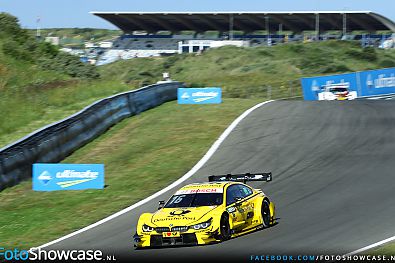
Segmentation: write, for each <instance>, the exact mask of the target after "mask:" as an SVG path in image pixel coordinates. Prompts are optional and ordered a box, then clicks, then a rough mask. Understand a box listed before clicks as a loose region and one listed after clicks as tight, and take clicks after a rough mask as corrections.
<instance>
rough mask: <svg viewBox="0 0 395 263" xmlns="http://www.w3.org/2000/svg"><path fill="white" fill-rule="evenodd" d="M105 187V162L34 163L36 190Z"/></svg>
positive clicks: (34, 187) (34, 188) (34, 184)
mask: <svg viewBox="0 0 395 263" xmlns="http://www.w3.org/2000/svg"><path fill="white" fill-rule="evenodd" d="M103 188H104V165H103V164H43V163H40V164H33V190H35V191H56V190H81V189H103Z"/></svg>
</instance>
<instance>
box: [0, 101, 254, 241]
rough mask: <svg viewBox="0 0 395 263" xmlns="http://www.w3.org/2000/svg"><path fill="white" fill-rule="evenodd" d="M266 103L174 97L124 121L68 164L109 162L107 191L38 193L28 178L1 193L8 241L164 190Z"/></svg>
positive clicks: (44, 237)
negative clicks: (189, 100) (235, 122)
mask: <svg viewBox="0 0 395 263" xmlns="http://www.w3.org/2000/svg"><path fill="white" fill-rule="evenodd" d="M260 101H261V100H256V99H225V100H224V102H223V103H222V104H218V105H178V104H177V103H176V102H169V103H166V104H164V105H162V106H159V107H157V108H154V109H152V110H149V111H147V112H144V113H142V114H140V115H138V116H134V117H132V118H128V119H126V120H124V121H122V122H121V123H120V124H118V125H116V126H114V127H113V128H111V129H110V130H109V131H108V132H106V133H105V134H104V135H102V136H101V137H99V139H97V140H95V141H93V142H92V143H90V144H88V145H86V146H85V147H83V148H81V149H80V150H78V151H76V152H75V153H74V154H72V155H71V156H70V157H68V158H67V159H66V160H64V161H63V162H64V163H104V164H105V171H106V184H107V185H108V187H106V188H105V189H104V190H83V191H57V192H34V191H32V190H31V188H32V185H31V181H24V182H22V183H21V184H19V185H17V186H14V187H11V188H8V189H5V190H4V191H2V192H0V211H1V213H0V239H1V245H2V246H4V247H18V248H28V247H31V246H37V245H40V244H43V243H45V242H48V241H50V240H53V239H56V238H58V237H60V236H62V235H65V234H67V233H70V232H72V231H74V230H76V229H79V228H81V227H84V226H86V225H88V224H90V223H93V222H96V221H98V220H100V219H101V218H104V217H105V216H108V215H109V214H111V213H114V212H116V211H119V210H121V209H123V208H125V207H127V206H130V205H132V204H133V203H136V202H138V201H139V200H141V199H143V198H144V197H147V196H149V195H151V194H152V193H154V192H156V191H158V190H160V189H162V188H163V187H165V186H167V185H169V184H170V183H171V182H172V181H174V180H175V179H177V178H179V177H181V176H182V175H183V174H185V173H186V172H187V171H189V169H190V168H192V166H193V165H194V164H195V163H196V162H197V161H198V160H199V159H200V158H201V157H202V156H203V154H204V153H205V152H206V151H207V150H208V148H209V147H210V145H211V144H212V143H213V142H214V141H215V140H216V138H218V137H219V135H220V134H221V133H222V132H223V130H224V129H225V128H226V127H227V126H228V125H229V124H230V123H231V122H232V121H233V120H234V119H235V118H236V117H237V116H239V115H240V114H241V113H242V112H243V111H244V110H246V109H248V108H250V107H251V106H253V105H255V104H257V103H258V102H260ZM131 231H132V229H131Z"/></svg>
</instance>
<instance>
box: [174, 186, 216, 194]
mask: <svg viewBox="0 0 395 263" xmlns="http://www.w3.org/2000/svg"><path fill="white" fill-rule="evenodd" d="M223 192H224V191H223V189H222V188H201V189H184V190H182V189H181V190H178V191H177V192H176V194H175V195H183V194H198V193H202V194H203V193H223Z"/></svg>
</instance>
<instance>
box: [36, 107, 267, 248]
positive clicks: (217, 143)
mask: <svg viewBox="0 0 395 263" xmlns="http://www.w3.org/2000/svg"><path fill="white" fill-rule="evenodd" d="M272 101H274V100H269V101H265V102H262V103H259V104H257V105H255V106H253V107H252V108H250V109H248V110H246V111H245V112H244V113H243V114H241V115H240V116H239V117H238V118H237V119H236V120H234V121H233V122H232V124H231V125H230V126H229V127H228V128H227V129H226V130H225V131H224V132H223V133H222V134H221V136H220V137H219V138H218V139H217V140H216V141H215V142H214V144H213V145H212V146H211V148H210V149H209V150H208V152H207V153H206V154H205V155H204V156H203V158H202V159H200V161H199V162H198V163H197V164H195V166H194V167H193V168H192V169H191V170H190V171H189V172H187V173H186V174H185V175H184V176H183V177H181V178H180V179H178V180H177V181H175V182H173V183H172V184H171V185H169V186H167V187H166V188H163V189H162V190H160V191H159V192H156V193H155V194H153V195H151V196H149V197H147V198H145V199H144V200H141V201H139V202H137V203H135V204H134V205H131V206H129V207H127V208H125V209H123V210H121V211H119V212H117V213H115V214H112V215H110V216H108V217H106V218H104V219H102V220H100V221H98V222H96V223H94V224H92V225H89V226H86V227H84V228H81V229H80V230H77V231H75V232H73V233H70V234H68V235H66V236H63V237H61V238H58V239H56V240H53V241H51V242H49V243H46V244H44V245H41V246H39V247H38V248H44V247H47V246H51V245H53V244H56V243H58V242H60V241H63V240H65V239H67V238H70V237H73V236H75V235H78V234H80V233H82V232H85V231H87V230H89V229H92V228H94V227H96V226H98V225H101V224H103V223H105V222H107V221H110V220H112V219H114V218H116V217H118V216H120V215H123V214H125V213H127V212H129V211H131V210H133V209H135V208H136V207H139V206H141V205H143V204H145V203H147V202H149V201H151V200H152V199H154V198H156V197H158V196H160V195H161V194H164V193H166V192H167V191H169V190H170V189H172V188H174V187H176V186H177V185H179V184H180V183H182V182H184V181H185V180H187V179H188V178H190V177H191V176H192V175H193V174H194V173H196V172H197V171H198V170H199V169H200V168H201V167H202V166H203V165H204V164H205V163H206V162H207V161H208V160H209V159H210V158H211V156H212V155H213V154H214V153H215V152H216V151H217V149H218V147H219V146H220V145H221V143H222V142H223V141H224V140H225V139H226V137H228V135H229V134H230V133H231V132H232V130H233V129H234V128H235V127H236V126H237V125H238V124H239V123H240V122H241V121H242V120H243V119H244V118H245V117H247V116H248V114H250V113H251V112H252V111H254V110H256V109H258V108H259V107H261V106H263V105H265V104H267V103H269V102H272Z"/></svg>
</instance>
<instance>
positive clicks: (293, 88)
mask: <svg viewBox="0 0 395 263" xmlns="http://www.w3.org/2000/svg"><path fill="white" fill-rule="evenodd" d="M0 45H1V41H0ZM368 51H369V50H368ZM372 54H373V56H372ZM391 61H395V51H394V50H392V51H391V50H373V51H372V50H370V51H369V52H364V51H363V50H362V49H361V48H360V47H359V46H358V44H357V43H353V42H344V41H328V42H322V43H306V44H300V43H299V44H289V45H278V46H274V47H257V48H237V47H223V48H218V49H212V50H209V51H206V52H204V53H203V54H202V55H200V56H196V55H192V54H182V55H174V56H170V57H160V58H138V59H131V60H128V61H119V62H117V63H114V64H110V65H105V66H101V67H99V71H100V75H101V76H102V77H101V79H100V80H94V81H80V80H76V79H73V78H71V77H68V76H66V75H62V74H60V73H56V72H53V71H44V70H42V69H40V68H39V67H38V66H37V65H34V64H31V63H29V62H25V61H19V60H15V59H12V58H9V57H7V56H6V55H4V54H2V53H1V52H0V76H1V77H0V97H1V98H2V99H1V100H0V112H2V113H6V114H2V117H1V119H0V120H1V121H0V147H1V146H5V145H7V144H9V143H11V142H13V141H15V140H16V139H19V138H21V137H23V136H25V135H27V134H29V133H30V132H32V131H34V130H35V129H38V128H40V127H42V126H44V125H47V124H50V123H52V122H54V121H57V120H59V119H61V118H64V117H66V116H68V115H70V114H72V113H74V112H76V111H78V110H80V109H82V108H83V107H84V106H87V105H89V104H90V103H92V102H93V101H95V100H96V99H99V98H103V97H106V96H109V95H112V94H114V93H116V92H122V91H125V90H131V89H134V88H136V87H140V86H142V85H148V84H152V83H155V82H156V81H157V80H159V79H161V76H162V72H166V71H168V72H170V73H171V77H172V78H173V79H175V80H180V81H184V82H186V84H187V85H189V86H220V87H222V88H223V96H224V97H227V98H261V99H269V98H280V97H288V96H292V95H300V94H301V88H300V82H299V78H300V77H303V76H311V75H321V74H329V73H331V71H333V72H336V73H339V72H347V71H357V70H365V69H374V68H380V67H383V65H389V63H390V62H391ZM269 86H270V87H271V88H268V87H269ZM269 91H270V92H269Z"/></svg>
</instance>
